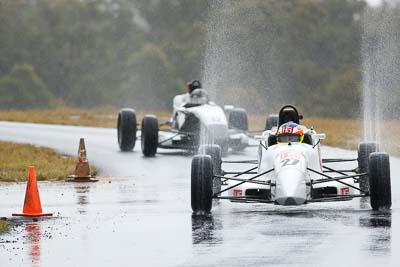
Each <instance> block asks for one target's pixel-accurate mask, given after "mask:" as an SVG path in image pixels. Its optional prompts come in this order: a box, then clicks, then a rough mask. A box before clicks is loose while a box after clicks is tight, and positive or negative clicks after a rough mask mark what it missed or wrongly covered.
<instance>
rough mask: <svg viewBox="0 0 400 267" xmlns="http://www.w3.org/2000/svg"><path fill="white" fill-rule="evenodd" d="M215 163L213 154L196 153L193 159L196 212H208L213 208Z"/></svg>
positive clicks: (193, 199)
mask: <svg viewBox="0 0 400 267" xmlns="http://www.w3.org/2000/svg"><path fill="white" fill-rule="evenodd" d="M212 196H213V164H212V159H211V156H209V155H196V156H194V157H193V159H192V177H191V204H192V210H193V212H194V213H208V212H210V211H211V208H212Z"/></svg>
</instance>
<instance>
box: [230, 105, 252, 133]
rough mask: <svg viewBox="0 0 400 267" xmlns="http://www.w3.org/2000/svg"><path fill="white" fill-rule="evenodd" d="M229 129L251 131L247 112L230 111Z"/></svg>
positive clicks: (240, 109) (235, 109)
mask: <svg viewBox="0 0 400 267" xmlns="http://www.w3.org/2000/svg"><path fill="white" fill-rule="evenodd" d="M228 127H229V128H230V129H238V130H241V131H246V132H247V131H248V130H249V120H248V117H247V112H246V110H245V109H243V108H234V109H232V110H230V111H229V115H228Z"/></svg>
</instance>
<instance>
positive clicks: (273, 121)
mask: <svg viewBox="0 0 400 267" xmlns="http://www.w3.org/2000/svg"><path fill="white" fill-rule="evenodd" d="M278 121H279V116H278V115H269V116H268V117H267V120H266V121H265V131H268V130H271V129H272V128H273V127H278Z"/></svg>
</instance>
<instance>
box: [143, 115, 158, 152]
mask: <svg viewBox="0 0 400 267" xmlns="http://www.w3.org/2000/svg"><path fill="white" fill-rule="evenodd" d="M157 147H158V120H157V117H156V116H154V115H146V116H144V118H143V120H142V152H143V155H144V156H145V157H152V156H154V155H155V154H156V153H157Z"/></svg>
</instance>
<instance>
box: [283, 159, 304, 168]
mask: <svg viewBox="0 0 400 267" xmlns="http://www.w3.org/2000/svg"><path fill="white" fill-rule="evenodd" d="M299 162H300V160H298V159H284V160H282V161H281V163H282V167H285V166H295V165H297V164H298V163H299Z"/></svg>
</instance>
